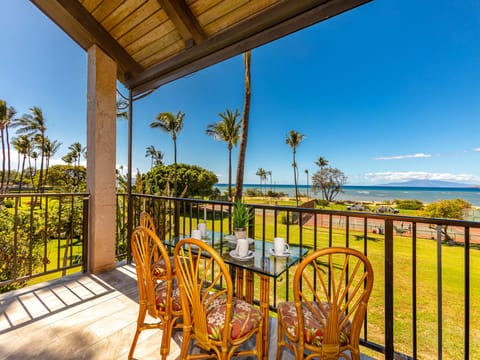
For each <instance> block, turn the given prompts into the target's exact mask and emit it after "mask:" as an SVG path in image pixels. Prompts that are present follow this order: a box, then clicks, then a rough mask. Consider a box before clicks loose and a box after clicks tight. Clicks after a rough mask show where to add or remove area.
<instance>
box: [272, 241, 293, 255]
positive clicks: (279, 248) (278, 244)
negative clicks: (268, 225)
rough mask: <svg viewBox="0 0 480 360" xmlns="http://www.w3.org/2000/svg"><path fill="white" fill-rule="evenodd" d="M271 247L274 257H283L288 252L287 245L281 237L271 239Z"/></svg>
mask: <svg viewBox="0 0 480 360" xmlns="http://www.w3.org/2000/svg"><path fill="white" fill-rule="evenodd" d="M273 246H274V249H275V255H284V254H285V253H287V252H288V251H289V247H288V244H287V243H286V242H285V239H284V238H282V237H276V238H274V239H273Z"/></svg>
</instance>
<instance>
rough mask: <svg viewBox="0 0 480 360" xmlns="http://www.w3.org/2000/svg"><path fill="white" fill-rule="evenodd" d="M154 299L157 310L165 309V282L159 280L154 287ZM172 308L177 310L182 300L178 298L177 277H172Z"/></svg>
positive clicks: (179, 308) (180, 306) (180, 307)
mask: <svg viewBox="0 0 480 360" xmlns="http://www.w3.org/2000/svg"><path fill="white" fill-rule="evenodd" d="M155 300H156V303H157V308H158V309H159V310H161V311H162V310H165V307H166V301H167V282H166V281H160V282H159V283H158V284H157V285H156V287H155ZM172 309H173V310H174V311H179V310H181V309H182V300H181V299H180V288H179V287H178V279H177V278H176V277H174V278H173V279H172Z"/></svg>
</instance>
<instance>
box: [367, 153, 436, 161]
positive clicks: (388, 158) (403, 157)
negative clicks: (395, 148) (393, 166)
mask: <svg viewBox="0 0 480 360" xmlns="http://www.w3.org/2000/svg"><path fill="white" fill-rule="evenodd" d="M430 157H432V155H431V154H424V153H418V154H413V155H395V156H380V157H376V158H374V160H399V159H415V158H430Z"/></svg>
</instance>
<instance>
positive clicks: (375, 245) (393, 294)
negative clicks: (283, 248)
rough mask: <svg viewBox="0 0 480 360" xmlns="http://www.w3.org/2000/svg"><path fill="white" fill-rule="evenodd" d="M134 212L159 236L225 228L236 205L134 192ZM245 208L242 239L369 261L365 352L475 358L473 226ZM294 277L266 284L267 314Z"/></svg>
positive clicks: (477, 227) (122, 238)
mask: <svg viewBox="0 0 480 360" xmlns="http://www.w3.org/2000/svg"><path fill="white" fill-rule="evenodd" d="M126 201H127V198H126V196H125V195H119V201H118V203H119V204H122V207H121V209H126V208H127V207H126V206H125V203H126ZM132 206H133V222H132V224H133V226H135V225H137V224H138V219H139V214H140V212H141V211H142V210H145V211H148V212H149V213H150V214H151V215H152V217H153V219H154V221H155V225H156V228H157V232H158V234H159V236H160V237H162V238H164V239H170V238H172V237H174V236H177V235H187V234H190V233H191V230H192V229H194V228H196V226H197V224H198V223H199V222H202V221H205V222H206V223H207V228H208V229H209V230H211V231H215V232H221V233H224V234H226V233H231V231H232V222H231V218H230V214H231V209H232V206H233V204H232V203H229V202H222V201H204V200H196V199H183V198H169V197H162V196H149V195H139V194H135V195H134V196H133V197H132ZM251 207H252V208H253V209H255V214H256V216H255V218H254V220H252V222H251V223H250V226H249V229H248V234H249V237H252V238H257V239H263V240H264V241H272V240H273V238H274V237H275V236H282V237H285V238H286V239H287V242H289V243H291V244H296V245H298V246H300V247H302V248H307V249H308V250H309V251H315V250H316V249H320V248H323V247H331V246H345V247H353V248H356V249H358V250H361V251H362V252H363V253H364V254H366V255H367V256H368V257H369V259H370V260H371V262H372V265H373V267H374V271H375V284H374V291H373V293H372V297H371V299H370V301H369V305H368V313H367V316H366V319H365V326H364V330H363V333H362V344H363V345H364V346H366V347H367V348H370V349H373V350H374V351H377V352H380V353H384V354H385V358H387V359H393V358H394V357H399V356H400V357H402V358H407V359H408V358H412V359H416V358H437V359H440V358H442V357H445V358H448V359H453V358H465V359H468V358H477V357H478V358H480V350H479V349H477V347H471V346H470V344H471V342H476V341H479V340H480V338H479V337H480V335H478V334H479V328H480V326H477V325H476V324H478V323H479V321H478V320H480V314H478V312H473V311H471V310H472V309H476V308H477V306H478V305H480V304H479V302H480V300H477V299H478V298H480V289H479V287H478V285H475V286H472V284H478V280H480V279H479V278H480V272H479V271H478V270H476V269H475V271H474V269H472V267H471V263H473V262H475V263H478V262H480V252H479V251H478V250H479V244H480V223H478V222H471V221H460V220H448V219H431V218H423V217H414V216H402V215H381V214H373V213H364V212H363V213H362V212H350V211H327V210H322V209H314V208H297V207H288V206H276V205H257V204H252V205H251ZM118 219H125V216H119V217H118ZM124 225H125V224H123V225H121V226H120V225H119V227H118V228H119V229H120V228H122V229H124V228H125V227H124ZM118 235H119V236H118V243H119V244H128V241H127V237H128V232H127V231H125V230H124V231H122V232H120V233H119V234H118ZM123 246H124V247H125V245H123ZM125 254H127V252H125ZM125 256H126V255H125ZM294 271H295V268H292V269H291V270H290V271H289V272H287V273H286V274H285V276H284V277H282V278H281V279H280V281H277V282H275V283H273V284H272V289H271V290H272V291H271V292H270V293H271V294H272V298H271V308H272V310H273V311H275V310H276V305H277V303H278V302H279V301H284V300H291V299H292V296H293V294H292V292H291V291H289V288H290V287H291V286H290V285H291V282H292V278H293V272H294ZM255 281H258V279H255ZM255 296H258V294H255ZM256 298H257V299H258V297H256Z"/></svg>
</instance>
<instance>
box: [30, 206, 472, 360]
mask: <svg viewBox="0 0 480 360" xmlns="http://www.w3.org/2000/svg"><path fill="white" fill-rule="evenodd" d="M245 201H246V202H248V203H254V202H257V201H258V202H257V203H260V202H261V200H257V201H253V200H252V199H246V200H245ZM262 203H264V202H262ZM272 205H274V204H272ZM276 205H287V206H290V205H292V206H293V205H294V202H292V201H289V200H285V201H279V202H277V203H276ZM328 209H331V210H345V205H335V206H332V207H330V208H328ZM401 214H403V215H409V216H411V215H415V214H416V213H415V212H411V211H409V212H408V213H403V211H401ZM180 223H181V224H183V223H184V222H183V219H182V220H181V221H180ZM213 223H214V224H213ZM213 223H212V222H211V221H209V226H210V227H211V226H212V225H213V226H214V228H215V229H216V230H218V229H220V221H219V220H217V221H214V222H213ZM185 224H186V229H185V232H186V233H188V232H189V231H187V230H188V229H190V228H194V227H195V226H196V223H195V222H192V223H191V224H190V222H189V220H186V222H185ZM255 224H256V228H255V233H256V234H257V235H258V236H260V235H262V234H265V239H267V240H272V239H273V237H274V235H275V234H276V235H278V236H284V237H288V239H289V241H290V243H292V244H298V243H299V242H300V239H301V241H302V244H303V245H304V246H307V247H311V248H313V247H314V238H315V236H316V238H317V240H316V241H317V244H316V247H317V248H322V247H327V246H328V245H329V237H330V236H331V238H332V244H333V245H334V246H335V245H336V246H345V245H346V241H347V239H346V234H347V232H346V230H345V229H341V228H334V229H332V233H331V234H330V233H329V230H328V228H326V227H318V228H317V229H316V231H315V230H314V229H313V227H309V226H303V227H302V228H301V233H300V227H299V226H296V225H290V226H289V227H288V230H287V226H286V225H284V224H281V223H280V222H278V223H277V228H276V233H275V225H274V219H273V217H266V218H265V219H263V217H262V216H260V215H257V216H256V221H255ZM223 228H224V229H228V220H224V223H223ZM362 237H363V232H360V231H353V230H350V231H349V237H348V243H349V246H350V247H352V248H357V249H359V250H361V251H363V250H364V247H365V246H366V248H367V255H368V257H369V259H370V261H371V262H372V265H373V268H374V272H375V282H374V288H373V293H372V296H371V298H370V302H369V306H368V318H367V323H368V340H369V341H371V342H375V343H378V344H382V345H383V343H384V336H385V334H384V328H385V324H384V321H385V320H384V319H385V316H384V285H385V280H384V261H385V257H384V254H385V248H384V237H383V235H379V234H370V233H369V234H368V241H367V242H366V243H365V242H364V240H363V239H362ZM441 248H442V270H441V271H442V273H441V278H442V284H441V285H442V300H441V304H442V310H443V314H442V317H443V318H442V329H443V334H442V336H443V338H442V340H443V341H442V347H443V351H442V355H443V357H444V358H446V359H463V358H464V357H465V356H464V354H463V353H462V351H463V329H464V313H465V310H464V294H465V289H464V275H465V274H464V263H465V259H464V248H463V247H462V246H447V245H442V247H441ZM59 249H60V251H58V250H59ZM64 249H65V241H64V240H61V241H58V240H53V241H49V242H48V246H47V249H46V252H47V258H48V259H49V261H50V263H49V264H47V270H51V269H56V268H58V265H59V264H62V263H63V261H64V255H65V253H64V251H63V250H64ZM72 249H73V254H72V255H74V256H75V255H79V254H81V246H80V244H74V246H73V248H72ZM39 251H41V252H42V253H43V251H44V249H40V250H39ZM416 252H417V258H416V262H415V261H414V259H413V258H412V253H413V245H412V239H411V238H410V237H408V236H395V237H394V259H393V263H394V284H393V285H394V312H395V318H394V342H395V350H396V351H398V352H401V353H405V354H408V355H412V353H411V352H412V342H413V339H412V333H413V331H412V326H413V318H412V314H413V311H412V306H413V300H414V299H413V298H412V293H413V288H412V271H413V270H412V269H413V265H414V263H416V266H417V278H416V281H417V288H416V291H417V297H416V302H417V307H416V311H417V332H418V338H417V341H418V357H419V358H421V359H438V358H439V355H438V353H437V349H438V344H437V340H438V326H439V324H438V321H437V319H438V311H437V309H438V300H437V299H438V292H437V290H438V288H437V276H438V274H437V262H438V258H437V244H436V242H435V241H432V240H426V239H421V240H418V241H417V243H416ZM69 256H70V254H67V257H69ZM470 262H471V267H470V281H471V288H470V291H471V295H470V300H471V303H470V307H471V308H470V314H471V319H470V334H471V335H470V336H471V339H470V343H471V344H472V345H473V344H477V343H479V341H480V326H479V325H478V324H479V320H480V312H478V311H475V310H476V309H478V308H479V305H480V285H479V284H480V281H479V280H480V266H479V265H480V253H479V251H478V250H471V253H470ZM42 270H43V267H42ZM76 271H80V268H76V269H71V270H68V272H67V273H72V272H76ZM293 271H294V268H293V269H291V270H290V273H289V277H288V279H289V282H291V281H292V278H293ZM59 274H61V273H57V274H50V275H45V276H42V277H39V278H36V279H34V280H32V282H31V283H33V282H35V283H37V282H41V281H46V280H50V279H53V278H56V277H58V276H59ZM286 279H287V277H284V278H283V280H282V281H279V282H277V283H275V284H273V283H272V288H271V292H270V294H271V296H272V304H273V303H276V302H278V301H281V300H282V299H284V298H285V294H286V291H287V288H288V285H290V284H289V283H287V281H286ZM274 293H275V294H276V298H275V299H273V295H274ZM290 296H291V293H290ZM258 297H259V294H258V293H257V294H256V298H258ZM372 356H373V357H375V358H381V356H380V355H379V353H377V352H373V353H372ZM469 358H471V359H476V358H480V349H478V347H476V346H471V350H470V354H469Z"/></svg>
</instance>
